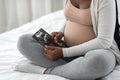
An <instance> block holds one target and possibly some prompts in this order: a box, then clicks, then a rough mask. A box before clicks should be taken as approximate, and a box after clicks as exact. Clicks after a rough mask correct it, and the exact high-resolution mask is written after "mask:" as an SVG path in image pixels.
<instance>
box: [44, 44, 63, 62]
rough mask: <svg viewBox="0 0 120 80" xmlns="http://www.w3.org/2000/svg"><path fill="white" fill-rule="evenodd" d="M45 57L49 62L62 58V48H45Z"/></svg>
mask: <svg viewBox="0 0 120 80" xmlns="http://www.w3.org/2000/svg"><path fill="white" fill-rule="evenodd" d="M45 56H46V57H47V58H48V59H50V60H53V61H55V60H58V59H60V58H62V57H63V53H62V48H60V47H51V46H45Z"/></svg>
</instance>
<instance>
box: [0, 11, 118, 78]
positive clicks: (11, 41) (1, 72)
mask: <svg viewBox="0 0 120 80" xmlns="http://www.w3.org/2000/svg"><path fill="white" fill-rule="evenodd" d="M64 23H65V18H64V15H63V11H62V10H60V11H57V12H54V13H51V14H48V15H45V16H43V17H40V18H39V19H37V20H34V21H32V22H30V23H26V24H24V25H22V26H20V27H19V28H16V29H13V30H10V31H7V32H5V33H3V34H0V80H68V79H66V78H63V77H60V76H57V75H48V74H45V75H41V74H34V73H23V72H17V71H14V70H13V69H14V66H15V63H19V62H29V61H28V60H27V59H26V58H25V57H24V56H22V55H21V54H20V52H19V51H18V50H17V47H16V43H17V40H18V38H19V37H20V36H21V35H23V34H27V33H35V32H36V31H37V30H38V29H39V28H43V29H45V30H46V31H47V32H49V33H51V32H52V31H58V30H59V29H60V28H61V26H63V25H64ZM101 80H120V66H119V65H117V66H116V67H115V69H114V71H113V72H111V73H110V74H109V75H108V76H106V77H104V78H102V79H101Z"/></svg>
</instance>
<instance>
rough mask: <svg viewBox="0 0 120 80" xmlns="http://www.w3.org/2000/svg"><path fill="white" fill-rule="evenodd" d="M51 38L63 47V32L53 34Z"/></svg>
mask: <svg viewBox="0 0 120 80" xmlns="http://www.w3.org/2000/svg"><path fill="white" fill-rule="evenodd" d="M51 36H52V37H53V38H54V43H55V44H57V45H58V46H62V42H61V39H62V38H63V36H64V34H63V33H62V32H52V33H51Z"/></svg>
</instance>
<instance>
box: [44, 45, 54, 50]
mask: <svg viewBox="0 0 120 80" xmlns="http://www.w3.org/2000/svg"><path fill="white" fill-rule="evenodd" d="M45 48H46V49H47V50H54V49H55V48H54V47H52V46H47V45H45Z"/></svg>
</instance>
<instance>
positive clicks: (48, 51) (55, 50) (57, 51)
mask: <svg viewBox="0 0 120 80" xmlns="http://www.w3.org/2000/svg"><path fill="white" fill-rule="evenodd" d="M70 1H71V3H72V4H73V5H74V6H75V7H77V8H80V9H87V8H89V7H90V3H91V0H70ZM51 35H52V37H53V38H54V43H55V44H57V45H58V46H62V43H61V39H62V38H63V37H64V34H63V33H62V32H52V33H51ZM45 55H46V57H47V58H48V59H50V60H53V61H54V60H58V59H60V58H62V57H63V52H62V48H60V47H52V46H47V45H46V46H45Z"/></svg>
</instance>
